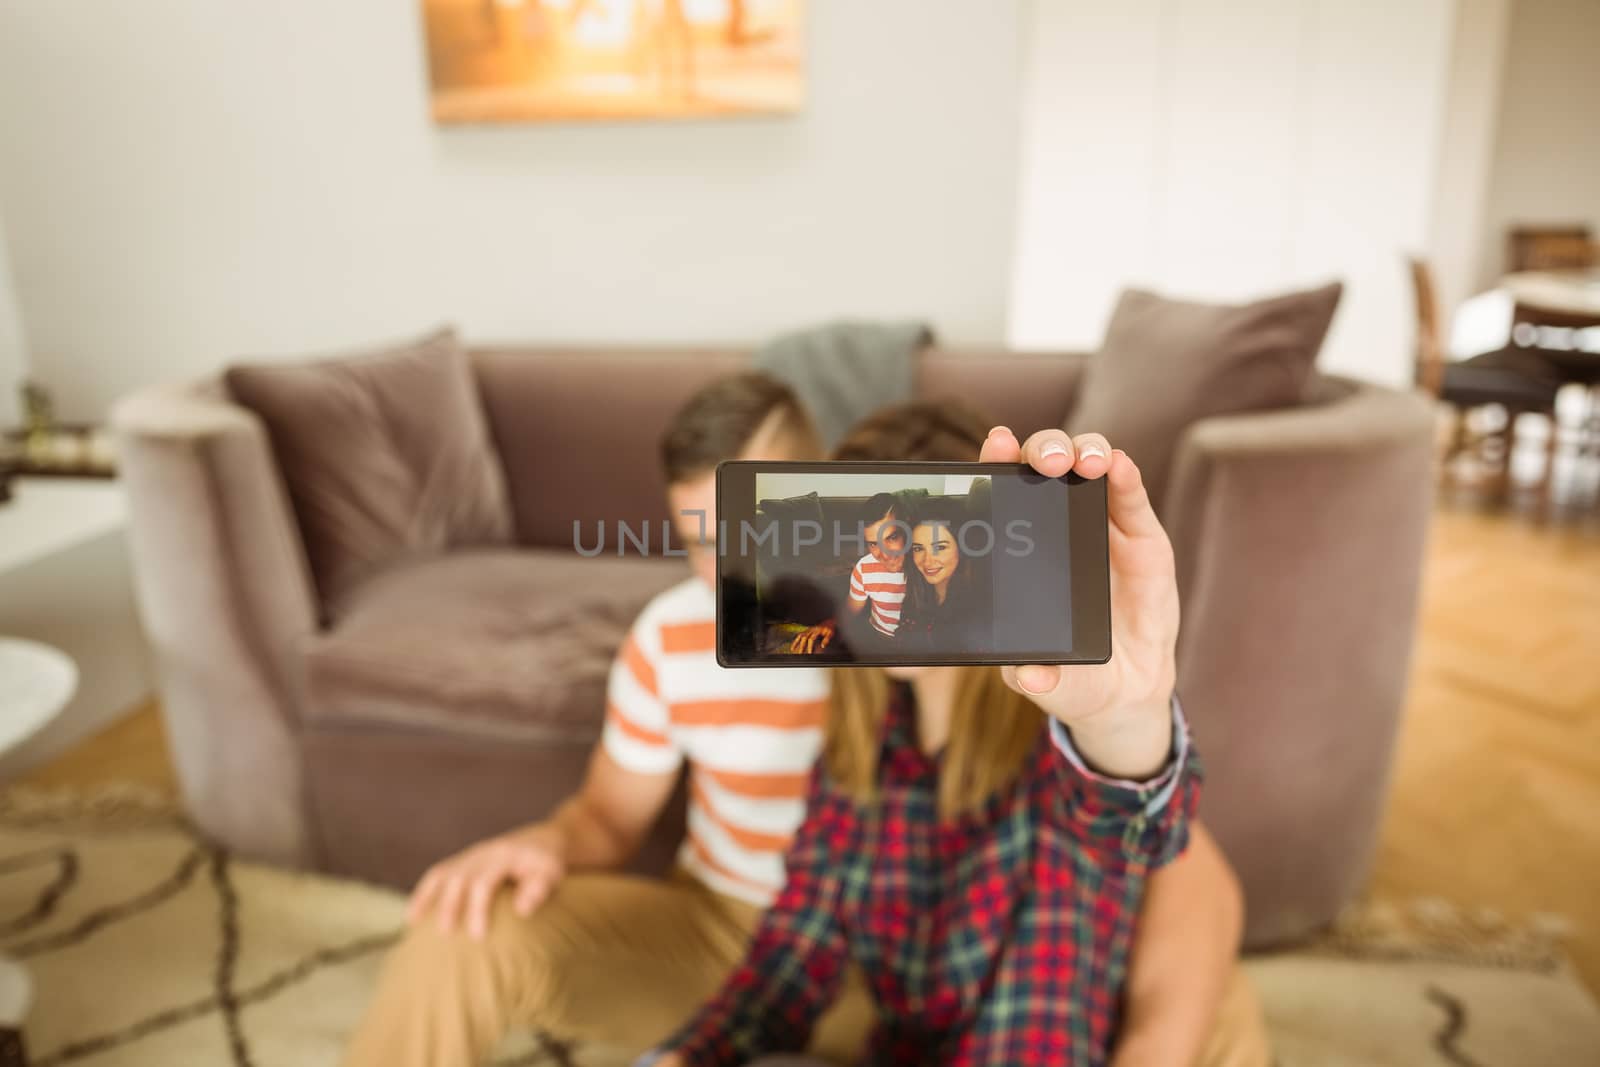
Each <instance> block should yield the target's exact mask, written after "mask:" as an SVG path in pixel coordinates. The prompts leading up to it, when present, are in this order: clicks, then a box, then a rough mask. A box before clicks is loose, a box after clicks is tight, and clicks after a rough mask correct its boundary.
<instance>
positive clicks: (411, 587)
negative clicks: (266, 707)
mask: <svg viewBox="0 0 1600 1067" xmlns="http://www.w3.org/2000/svg"><path fill="white" fill-rule="evenodd" d="M686 574H687V568H685V567H684V565H683V562H682V560H678V559H670V560H664V559H637V558H634V559H617V558H615V557H609V558H608V557H605V556H597V557H594V558H588V559H586V558H584V557H582V556H579V555H577V554H575V553H572V552H564V551H559V550H544V549H538V550H535V549H523V550H517V549H472V550H463V551H458V552H452V553H450V554H449V555H445V556H440V557H438V558H435V559H430V560H424V561H421V562H418V563H415V564H412V565H409V566H405V567H399V568H395V569H393V570H391V571H389V572H387V573H385V574H382V575H380V576H378V577H377V578H374V579H373V580H372V581H370V582H368V583H367V584H365V585H364V586H362V587H361V588H360V589H359V590H357V591H356V592H355V593H354V594H353V595H352V596H351V597H350V598H349V600H348V601H347V602H346V603H345V605H344V606H343V608H342V614H340V615H339V616H338V617H337V618H335V619H334V620H333V624H332V626H331V627H330V628H329V629H328V630H327V631H325V632H324V633H322V634H319V635H318V636H316V637H315V638H313V639H311V641H310V644H309V645H308V646H307V648H306V650H305V685H306V714H307V715H308V716H309V717H310V718H311V719H313V720H316V721H320V722H326V723H330V724H331V723H340V724H345V725H352V724H371V725H376V726H399V727H411V728H416V729H422V730H438V731H444V732H449V733H461V734H476V735H479V736H488V737H494V736H500V737H512V738H525V739H545V740H552V741H557V740H585V741H588V740H592V739H593V738H594V737H596V736H597V735H598V733H599V726H600V721H601V715H602V712H603V710H604V707H605V686H606V675H607V671H608V668H609V666H610V663H611V658H612V656H613V655H614V654H615V653H616V650H617V649H618V648H619V647H620V646H621V644H622V639H623V637H624V636H625V635H626V633H627V631H628V627H629V626H630V625H631V624H632V622H633V619H634V617H635V616H637V615H638V614H639V611H640V610H641V609H642V608H643V607H644V605H645V603H646V601H648V600H649V599H650V598H651V597H652V596H654V595H655V594H656V593H659V592H660V591H661V590H663V589H665V588H667V587H668V586H669V585H671V584H673V583H674V582H678V581H682V580H683V578H684V577H685V575H686Z"/></svg>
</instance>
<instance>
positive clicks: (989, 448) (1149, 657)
mask: <svg viewBox="0 0 1600 1067" xmlns="http://www.w3.org/2000/svg"><path fill="white" fill-rule="evenodd" d="M979 459H980V460H982V461H984V462H990V463H1018V462H1024V463H1027V464H1028V465H1029V466H1031V467H1032V468H1033V469H1034V470H1036V471H1038V472H1039V473H1040V474H1046V475H1049V476H1050V477H1052V478H1055V477H1060V476H1061V475H1063V474H1066V473H1067V472H1068V471H1073V472H1076V473H1077V474H1079V475H1081V476H1082V477H1084V478H1101V477H1103V478H1105V479H1106V511H1107V518H1108V519H1109V522H1110V527H1111V528H1110V531H1109V533H1108V537H1109V544H1108V548H1109V554H1110V561H1111V661H1110V662H1109V663H1104V664H1087V665H1069V666H1047V665H1041V664H1035V665H1030V666H1026V667H1005V668H1003V669H1002V670H1003V673H1004V675H1005V679H1006V684H1008V685H1010V686H1011V687H1012V688H1013V689H1015V690H1017V691H1018V692H1020V693H1022V694H1024V695H1026V696H1027V697H1028V698H1029V699H1030V700H1032V701H1033V702H1034V703H1035V704H1037V705H1039V707H1041V708H1043V709H1044V710H1045V711H1046V712H1047V713H1048V714H1050V715H1053V716H1055V717H1056V718H1057V719H1060V720H1061V721H1062V723H1064V724H1065V725H1066V726H1068V727H1069V728H1070V729H1071V730H1072V736H1073V740H1074V742H1075V743H1076V744H1077V746H1078V748H1079V750H1080V751H1081V752H1082V754H1083V756H1084V758H1085V759H1087V760H1088V761H1089V762H1090V763H1092V764H1094V765H1095V766H1096V767H1097V768H1098V769H1100V770H1102V771H1104V772H1106V773H1108V774H1112V775H1115V776H1117V777H1126V778H1134V779H1143V778H1148V777H1150V776H1151V775H1152V774H1154V773H1156V772H1157V771H1158V770H1160V768H1161V766H1162V765H1163V764H1164V763H1165V761H1166V758H1167V755H1168V753H1169V752H1170V750H1171V745H1172V737H1171V732H1172V731H1171V712H1170V709H1169V702H1170V700H1171V697H1172V688H1173V685H1174V683H1175V680H1176V677H1177V667H1176V664H1175V656H1176V650H1177V643H1178V580H1177V572H1176V570H1175V568H1174V565H1173V559H1172V544H1171V542H1169V541H1168V540H1167V533H1166V531H1165V530H1163V529H1162V528H1161V523H1160V521H1159V520H1157V518H1156V513H1155V510H1154V509H1153V508H1152V507H1151V506H1150V498H1149V496H1148V495H1147V494H1146V493H1145V491H1144V482H1143V480H1142V479H1141V478H1140V476H1139V468H1138V467H1137V466H1135V465H1134V462H1133V460H1131V459H1129V458H1128V456H1127V454H1126V453H1124V452H1122V451H1120V450H1118V449H1113V448H1112V447H1111V445H1110V444H1109V443H1108V442H1107V441H1106V439H1105V438H1104V437H1102V436H1101V435H1099V434H1096V433H1086V434H1079V435H1078V436H1077V437H1073V436H1071V435H1069V434H1067V433H1066V432H1064V431H1062V430H1041V431H1040V432H1038V433H1036V434H1034V435H1033V436H1031V437H1029V438H1028V440H1027V442H1026V443H1024V444H1018V443H1017V439H1016V436H1015V435H1014V434H1012V432H1011V431H1010V430H1009V429H1007V428H1006V427H1004V426H997V427H995V428H994V429H993V430H991V431H989V439H988V440H987V441H985V442H984V444H983V451H982V453H981V454H980V456H979Z"/></svg>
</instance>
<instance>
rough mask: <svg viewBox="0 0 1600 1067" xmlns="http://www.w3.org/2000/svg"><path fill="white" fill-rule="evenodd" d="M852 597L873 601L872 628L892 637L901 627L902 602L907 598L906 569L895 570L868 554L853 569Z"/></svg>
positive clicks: (851, 576) (860, 600)
mask: <svg viewBox="0 0 1600 1067" xmlns="http://www.w3.org/2000/svg"><path fill="white" fill-rule="evenodd" d="M850 599H851V600H854V601H855V602H856V603H857V604H865V603H866V602H867V601H869V600H870V601H872V628H873V629H874V630H876V631H878V632H879V633H880V634H883V635H884V636H885V637H893V636H894V632H895V631H896V630H898V629H899V628H900V605H901V604H902V603H904V601H905V599H906V575H905V571H904V570H898V571H892V570H890V569H889V568H888V567H886V566H885V565H884V564H882V563H880V562H879V561H878V559H877V557H875V556H873V555H872V553H870V552H869V553H867V554H866V555H865V556H862V557H861V558H860V559H858V560H856V565H855V566H854V567H853V568H851V570H850Z"/></svg>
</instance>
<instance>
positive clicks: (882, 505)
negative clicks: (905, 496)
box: [861, 493, 905, 526]
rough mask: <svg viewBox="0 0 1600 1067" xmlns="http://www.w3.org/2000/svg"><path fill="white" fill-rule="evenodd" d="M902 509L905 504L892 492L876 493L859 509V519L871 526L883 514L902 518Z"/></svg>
mask: <svg viewBox="0 0 1600 1067" xmlns="http://www.w3.org/2000/svg"><path fill="white" fill-rule="evenodd" d="M904 510H905V505H903V504H902V503H901V502H900V498H899V497H897V496H895V495H894V494H893V493H876V494H874V495H873V497H872V499H871V500H868V501H867V503H866V506H865V507H863V508H862V509H861V521H862V523H863V524H865V525H867V526H871V525H872V524H873V523H875V522H877V521H878V520H879V519H881V518H883V517H884V516H885V515H893V516H894V517H895V518H897V519H899V518H904V516H903V515H902V514H901V512H903V511H904Z"/></svg>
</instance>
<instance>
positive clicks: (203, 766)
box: [112, 348, 1430, 944]
mask: <svg viewBox="0 0 1600 1067" xmlns="http://www.w3.org/2000/svg"><path fill="white" fill-rule="evenodd" d="M745 359H746V356H745V354H744V353H741V352H737V351H728V350H716V351H705V350H686V349H683V350H680V349H671V350H669V349H649V350H579V349H570V348H542V349H516V348H482V349H477V350H475V351H474V352H473V353H472V361H473V366H474V369H475V373H476V376H477V382H478V386H479V389H480V393H481V398H482V403H483V406H484V410H485V412H486V413H487V416H488V421H489V424H490V429H491V433H492V436H493V438H494V442H495V445H496V447H497V449H498V451H499V454H500V458H501V460H502V462H503V464H504V467H505V471H506V475H507V480H508V482H509V485H510V489H511V494H512V498H513V508H514V512H515V518H516V527H517V538H518V542H519V544H518V546H517V547H516V548H507V549H477V550H473V551H470V552H458V553H452V554H449V555H445V556H442V557H438V558H430V559H420V560H416V561H414V562H413V563H411V564H409V565H407V566H405V567H402V568H399V569H395V570H391V571H389V572H387V573H385V574H383V575H382V576H381V577H379V578H377V579H375V580H373V581H371V582H370V583H369V584H368V585H366V586H364V587H363V588H362V589H361V590H360V593H359V595H357V596H355V597H354V598H352V600H351V602H350V603H349V604H347V605H344V606H343V607H342V609H341V613H340V614H339V615H338V616H337V617H335V618H333V619H332V620H331V622H330V623H329V624H328V625H327V626H326V627H321V626H319V624H318V623H317V621H316V620H317V618H318V607H319V606H318V605H317V603H316V600H315V592H314V590H313V587H312V584H311V580H310V578H309V572H308V569H307V564H306V559H305V552H304V548H303V546H302V544H301V543H300V540H299V535H298V532H297V528H296V524H295V521H294V518H293V516H292V514H291V513H290V510H289V505H288V502H287V497H286V494H285V490H284V486H283V484H282V480H281V477H280V475H279V472H278V470H277V468H276V467H275V465H274V461H273V455H272V452H271V449H270V447H269V445H268V441H267V437H266V435H265V432H264V430H263V427H262V425H261V423H260V421H259V420H258V419H257V418H256V417H255V416H253V415H252V414H251V413H250V412H248V411H246V410H245V409H243V408H241V407H239V406H237V405H235V404H233V403H230V401H229V399H228V397H227V396H226V395H225V394H224V391H223V388H222V387H221V386H220V384H218V383H217V382H216V381H207V382H200V383H193V384H186V385H179V386H162V387H156V388H151V389H147V390H144V391H142V392H139V393H136V394H134V395H131V396H129V397H126V398H124V399H123V400H122V401H120V402H119V403H118V404H117V405H116V407H115V410H114V412H113V416H112V419H113V425H114V427H115V430H116V432H117V434H118V438H119V445H120V448H121V465H122V472H123V475H122V476H123V478H124V480H125V482H126V484H127V488H128V491H129V499H130V506H131V544H132V552H133V555H134V558H135V563H136V568H137V584H138V591H139V596H140V601H141V604H142V610H143V613H144V618H145V622H146V624H147V626H148V630H149V634H150V637H151V639H152V641H153V642H154V645H155V648H156V651H157V655H158V657H159V662H160V668H161V677H162V687H163V689H162V691H163V707H164V709H165V714H166V719H167V724H168V729H169V733H170V738H171V744H172V747H173V752H174V756H175V759H176V762H177V768H178V773H179V777H180V779H181V780H182V783H183V788H184V793H185V799H186V801H187V803H188V805H189V807H190V810H191V811H192V812H193V813H194V816H195V818H196V819H197V820H198V821H199V823H200V825H201V826H202V827H204V828H205V829H206V830H207V831H209V832H210V833H211V834H212V835H213V836H215V837H216V838H217V839H219V840H220V841H222V842H224V843H226V844H227V845H229V846H232V847H233V848H235V849H237V850H238V851H239V852H241V853H242V854H245V855H248V856H252V857H256V858H260V859H265V860H270V861H275V862H279V863H286V864H299V865H308V866H313V867H317V868H320V869H324V870H329V871H335V872H339V873H342V874H347V875H355V876H360V877H364V878H369V879H375V880H378V881H383V882H388V883H393V884H397V885H403V884H405V883H407V882H409V881H410V880H411V879H413V878H414V877H415V876H416V875H417V873H418V872H419V871H420V870H421V869H422V868H423V867H424V866H425V865H426V864H428V863H429V862H431V861H432V860H434V859H436V858H437V857H439V856H442V855H444V854H446V853H448V852H450V851H451V850H453V849H456V848H458V847H460V846H461V845H463V844H465V843H467V842H470V841H472V840H474V839H476V838H479V837H482V836H484V835H486V834H490V833H493V832H495V831H497V830H501V829H504V828H506V827H509V826H512V825H515V824H518V823H521V822H525V821H527V820H529V819H533V818H536V817H538V816H540V815H542V814H544V813H545V812H547V811H549V810H550V808H551V806H552V805H553V804H555V803H556V802H557V801H558V800H559V799H561V798H562V797H564V796H566V795H567V794H569V793H570V792H571V791H572V790H573V788H574V787H575V786H576V785H577V783H578V781H579V779H580V777H581V775H582V773H583V769H584V763H585V758H586V755H587V753H588V751H589V749H590V747H591V746H592V745H593V743H594V741H595V738H596V737H597V734H598V728H599V723H600V720H601V715H602V704H603V697H602V694H603V690H604V680H605V672H606V667H607V663H608V661H609V658H610V656H611V654H612V652H613V651H614V649H615V648H616V646H617V645H618V644H619V642H620V640H621V638H622V636H623V634H624V632H625V629H626V627H627V626H628V623H629V621H630V619H631V618H632V616H633V615H634V613H635V612H636V611H637V610H638V609H639V607H640V606H641V605H642V604H643V603H644V602H645V600H646V599H647V598H648V597H650V596H651V595H652V594H653V593H655V592H656V591H658V590H660V589H662V588H665V587H666V586H668V585H670V584H672V583H673V582H675V581H677V580H678V579H679V578H680V577H681V576H682V575H683V574H684V573H685V571H684V569H683V567H682V562H681V560H677V559H642V558H619V557H617V556H615V555H612V554H610V553H609V550H608V554H607V555H605V556H602V557H599V558H594V559H584V558H581V557H579V556H578V555H577V554H576V553H575V552H574V551H573V550H572V547H571V546H572V542H573V526H574V522H575V521H576V522H580V523H583V524H584V529H585V530H586V531H588V532H590V533H591V534H592V531H593V530H594V524H595V523H596V522H598V521H599V520H601V519H605V520H607V521H608V522H615V521H616V520H618V519H624V520H628V521H630V522H632V523H638V522H640V521H644V520H652V521H654V522H656V523H659V521H660V519H661V518H662V517H663V515H664V512H665V505H664V503H663V485H662V481H661V477H660V474H659V473H658V465H657V460H656V441H657V438H658V436H659V434H660V432H661V430H662V427H663V424H664V423H665V421H666V419H667V418H668V417H669V415H670V414H671V413H672V412H673V410H674V409H675V408H676V407H677V406H678V405H679V403H680V402H681V401H683V400H684V399H685V398H686V397H687V396H688V395H689V394H690V393H691V392H692V391H693V390H695V389H696V388H697V387H698V386H700V385H701V384H703V383H705V382H707V381H709V380H711V379H712V378H714V377H716V376H718V375H721V374H725V373H727V372H729V371H732V370H734V369H736V368H739V367H741V366H743V364H744V361H745ZM1083 366H1084V358H1083V357H1081V356H1075V355H1020V354H1015V353H1006V352H981V351H971V352H950V351H940V350H932V351H929V352H926V353H924V354H923V357H922V359H921V361H920V365H919V370H918V385H917V392H918V393H919V395H939V394H945V395H957V396H961V397H964V398H966V399H968V400H970V401H974V402H977V403H978V404H981V405H983V406H985V407H987V408H988V409H989V410H990V411H991V412H992V413H993V414H994V416H995V417H996V418H997V419H998V420H1000V421H1003V422H1005V423H1007V424H1008V425H1010V426H1011V427H1012V428H1013V429H1015V430H1017V431H1019V432H1021V433H1026V432H1028V431H1031V430H1034V429H1038V428H1040V427H1044V426H1048V425H1056V424H1058V423H1059V421H1060V420H1061V418H1062V415H1063V413H1064V412H1065V411H1066V410H1067V408H1068V406H1069V400H1070V397H1071V395H1072V391H1073V389H1074V388H1075V386H1076V383H1077V381H1078V379H1079V377H1080V374H1081V372H1082V369H1083ZM1152 388H1160V383H1152ZM1315 390H1316V396H1315V402H1313V403H1310V404H1307V405H1306V406H1304V407H1300V408H1296V409H1293V410H1285V411H1277V412H1271V413H1264V414H1253V415H1244V416H1236V417H1226V418H1213V419H1207V420H1203V421H1201V422H1198V423H1195V424H1194V425H1192V426H1191V427H1190V428H1189V429H1188V431H1187V433H1186V434H1185V435H1184V437H1183V438H1182V440H1181V441H1180V442H1179V444H1178V446H1177V452H1178V454H1177V458H1176V464H1175V474H1174V477H1173V481H1172V483H1171V486H1170V489H1169V491H1168V493H1167V495H1166V499H1164V500H1162V501H1158V506H1159V508H1160V510H1161V512H1162V515H1163V518H1164V520H1165V521H1166V523H1167V526H1168V529H1169V530H1170V531H1171V534H1172V537H1173V540H1174V543H1175V545H1176V549H1177V555H1178V561H1179V570H1180V581H1181V585H1182V595H1183V613H1184V621H1183V635H1182V639H1181V644H1180V649H1179V659H1180V663H1179V669H1180V692H1181V693H1182V695H1183V698H1184V702H1185V706H1186V708H1187V709H1188V712H1189V715H1190V718H1191V720H1192V722H1193V723H1194V727H1195V730H1196V732H1197V734H1198V737H1199V741H1200V745H1201V749H1202V751H1203V753H1204V756H1205V758H1206V762H1207V768H1208V775H1209V784H1208V788H1207V792H1206V794H1205V800H1204V815H1205V818H1206V820H1207V822H1208V823H1209V824H1210V825H1211V826H1212V827H1213V828H1214V830H1215V832H1216V835H1217V837H1218V838H1219V839H1220V840H1221V842H1222V844H1223V846H1224V848H1225V849H1226V850H1227V852H1228V854H1229V855H1230V857H1231V858H1232V860H1233V862H1234V864H1235V865H1236V866H1237V868H1238V869H1239V872H1240V874H1241V877H1242V879H1243V881H1244V884H1245V888H1246V894H1247V898H1248V903H1249V939H1250V941H1251V942H1252V943H1255V944H1261V943H1265V942H1270V941H1278V940H1283V939H1286V938H1290V937H1294V936H1297V935H1299V934H1301V933H1303V932H1305V931H1307V930H1308V929H1311V928H1313V927H1315V926H1317V925H1318V924H1321V923H1324V922H1326V921H1327V920H1328V919H1330V918H1331V917H1332V916H1333V915H1334V914H1335V913H1336V911H1337V910H1338V909H1339V907H1340V906H1341V905H1342V904H1343V903H1344V902H1345V901H1346V900H1347V899H1348V898H1349V897H1350V895H1351V894H1352V893H1353V892H1355V891H1356V890H1357V889H1358V888H1359V886H1360V884H1361V882H1362V880H1363V878H1364V877H1365V873H1366V868H1367V864H1368V862H1369V859H1370V857H1371V854H1372V851H1373V847H1374V843H1375V834H1376V830H1377V825H1378V818H1379V813H1380V810H1381V808H1382V805H1383V799H1384V794H1385V786H1386V779H1387V776H1388V772H1389V763H1390V754H1391V749H1392V746H1393V742H1394V737H1395V733H1396V724H1397V719H1398V716H1399V712H1400V707H1401V702H1402V696H1403V692H1404V688H1405V679H1406V667H1407V659H1408V655H1409V650H1410V645H1411V637H1412V625H1413V617H1414V602H1415V597H1416V589H1417V580H1418V568H1419V564H1420V559H1421V553H1422V544H1423V537H1424V531H1425V527H1426V521H1427V515H1428V509H1429V485H1430V479H1429V477H1428V469H1429V439H1430V438H1429V433H1430V420H1429V413H1428V408H1427V406H1426V404H1425V403H1424V402H1423V401H1421V400H1420V399H1418V398H1416V397H1414V396H1412V395H1409V394H1404V393H1398V392H1394V391H1391V390H1387V389H1382V388H1378V387H1374V386H1368V385H1360V384H1356V383H1353V382H1349V381H1345V380H1341V379H1336V378H1320V379H1318V380H1317V381H1316V383H1315ZM656 528H657V529H659V525H658V526H657V527H656ZM585 543H586V544H587V543H592V542H589V541H586V542H585ZM669 822H670V823H672V824H669V825H665V826H663V827H661V828H660V829H659V832H658V833H657V834H656V835H655V840H654V842H653V844H652V855H651V857H649V858H648V859H647V860H646V862H647V863H659V862H660V861H661V860H662V858H663V857H664V856H665V855H666V852H667V850H668V849H670V847H671V845H672V842H673V841H674V840H675V839H676V837H677V834H678V833H679V827H678V826H677V825H675V823H676V813H675V815H674V818H673V819H671V820H669Z"/></svg>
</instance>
